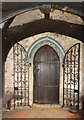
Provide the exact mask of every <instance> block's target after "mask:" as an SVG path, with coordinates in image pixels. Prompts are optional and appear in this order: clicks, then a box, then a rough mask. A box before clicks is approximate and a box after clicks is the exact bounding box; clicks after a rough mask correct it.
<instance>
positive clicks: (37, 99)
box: [33, 45, 59, 104]
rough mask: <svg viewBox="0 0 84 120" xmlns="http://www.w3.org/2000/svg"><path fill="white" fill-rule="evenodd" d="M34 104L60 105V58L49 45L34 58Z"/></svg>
mask: <svg viewBox="0 0 84 120" xmlns="http://www.w3.org/2000/svg"><path fill="white" fill-rule="evenodd" d="M33 88H34V103H48V104H53V103H59V57H58V55H57V53H56V52H55V51H54V50H53V49H52V48H51V47H49V46H48V45H45V46H43V47H41V48H40V49H39V50H38V51H37V53H36V54H35V57H34V87H33Z"/></svg>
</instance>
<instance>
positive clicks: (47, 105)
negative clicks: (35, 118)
mask: <svg viewBox="0 0 84 120" xmlns="http://www.w3.org/2000/svg"><path fill="white" fill-rule="evenodd" d="M32 107H43V108H44V107H45V108H49V107H50V108H61V106H60V105H59V104H33V106H32Z"/></svg>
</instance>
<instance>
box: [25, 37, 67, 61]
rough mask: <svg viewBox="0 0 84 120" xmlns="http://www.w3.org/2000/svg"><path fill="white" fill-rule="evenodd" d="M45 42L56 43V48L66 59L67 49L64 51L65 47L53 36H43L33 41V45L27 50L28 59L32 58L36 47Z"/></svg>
mask: <svg viewBox="0 0 84 120" xmlns="http://www.w3.org/2000/svg"><path fill="white" fill-rule="evenodd" d="M44 43H50V44H52V45H54V46H55V48H56V49H57V50H58V51H59V53H60V54H61V57H62V60H63V59H64V55H65V51H64V49H63V47H62V46H61V45H60V44H59V43H58V42H57V41H56V40H54V39H53V38H50V37H42V38H40V39H38V40H37V41H35V42H34V43H32V45H31V46H30V47H29V49H28V51H27V55H26V60H27V59H29V60H31V57H32V53H33V52H34V50H35V48H36V47H38V46H39V45H41V44H44ZM60 48H61V49H60Z"/></svg>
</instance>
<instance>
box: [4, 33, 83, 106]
mask: <svg viewBox="0 0 84 120" xmlns="http://www.w3.org/2000/svg"><path fill="white" fill-rule="evenodd" d="M45 36H47V37H51V38H53V39H54V40H56V41H57V42H58V43H59V44H60V45H61V46H62V47H63V48H64V50H65V52H66V51H67V50H68V49H69V48H70V47H71V46H72V45H74V44H75V43H81V42H80V41H79V40H77V39H74V38H71V37H68V36H65V35H61V34H56V33H50V32H46V33H42V34H38V35H35V36H32V37H29V38H26V39H24V40H22V41H20V42H19V43H20V44H21V45H22V46H24V48H25V49H26V51H28V49H29V47H30V46H31V45H32V43H33V42H35V41H36V40H38V39H39V38H42V37H45ZM81 44H82V43H81ZM81 57H82V49H81ZM60 58H61V57H60ZM80 60H82V59H80ZM62 64H63V62H62V60H61V61H60V90H59V92H60V95H59V99H60V102H59V104H60V105H61V106H62V105H63V68H62ZM81 64H82V61H80V65H81ZM81 72H82V69H80V73H81ZM29 74H30V75H29V104H30V105H33V79H34V78H33V62H32V63H31V67H30V68H29ZM13 75H14V74H13V53H12V49H11V50H10V52H9V54H8V57H7V60H6V62H5V94H7V93H9V94H10V93H13ZM80 79H81V80H80V81H82V77H80ZM81 89H82V88H81Z"/></svg>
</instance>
